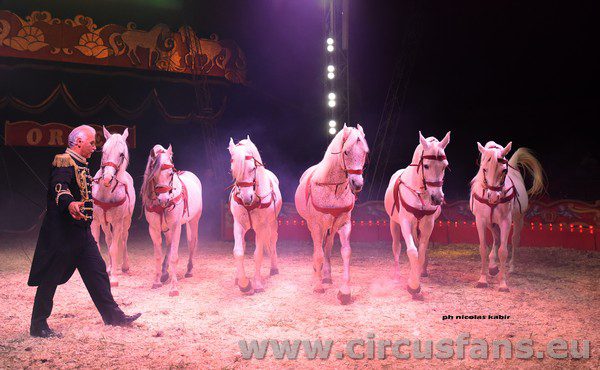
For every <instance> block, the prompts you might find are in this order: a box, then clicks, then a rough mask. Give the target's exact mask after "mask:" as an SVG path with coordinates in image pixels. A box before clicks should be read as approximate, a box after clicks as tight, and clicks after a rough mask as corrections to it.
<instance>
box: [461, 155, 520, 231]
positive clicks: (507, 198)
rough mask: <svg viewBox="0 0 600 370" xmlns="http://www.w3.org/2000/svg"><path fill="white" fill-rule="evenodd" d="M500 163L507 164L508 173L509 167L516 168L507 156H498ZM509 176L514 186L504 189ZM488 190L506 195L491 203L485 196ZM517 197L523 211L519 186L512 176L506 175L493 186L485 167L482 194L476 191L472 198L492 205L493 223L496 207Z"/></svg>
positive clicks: (489, 205)
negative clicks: (517, 186)
mask: <svg viewBox="0 0 600 370" xmlns="http://www.w3.org/2000/svg"><path fill="white" fill-rule="evenodd" d="M498 163H502V164H505V165H506V173H508V168H509V167H510V168H512V169H515V168H514V167H513V166H511V165H510V163H508V160H506V158H498ZM507 177H508V179H509V180H510V182H511V184H512V186H510V187H509V188H508V189H506V190H504V185H505V182H506V178H507ZM486 190H492V191H501V192H503V193H504V194H505V195H504V196H503V197H502V198H500V199H499V200H498V201H497V202H496V203H490V201H489V200H487V199H485V198H484V197H483V196H484V193H485V191H486ZM511 190H512V191H511ZM508 192H510V194H509V195H506V193H508ZM515 197H516V199H517V203H518V204H519V212H520V213H523V210H522V208H521V201H520V200H519V193H518V192H517V188H516V187H515V182H514V181H513V180H512V179H511V178H510V176H506V175H504V177H503V178H502V182H501V183H500V185H498V186H492V185H490V184H488V182H487V178H486V176H485V169H484V174H483V184H482V189H481V196H479V195H477V194H476V193H473V198H472V199H475V200H476V201H478V202H479V203H482V204H485V205H486V206H488V207H490V223H492V220H493V216H494V210H495V209H496V207H497V206H498V205H500V204H504V203H508V202H510V201H511V200H513V199H515ZM471 209H473V200H471Z"/></svg>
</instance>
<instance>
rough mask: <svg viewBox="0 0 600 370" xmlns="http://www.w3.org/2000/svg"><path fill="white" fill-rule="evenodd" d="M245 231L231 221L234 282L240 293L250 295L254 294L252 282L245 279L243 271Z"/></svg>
mask: <svg viewBox="0 0 600 370" xmlns="http://www.w3.org/2000/svg"><path fill="white" fill-rule="evenodd" d="M246 231H247V230H244V227H243V226H242V225H241V224H240V223H239V222H237V221H235V220H234V221H233V237H234V240H235V242H234V245H233V257H234V258H235V267H236V268H235V272H236V277H235V281H236V284H237V285H238V287H239V288H240V291H241V292H242V293H244V294H247V295H251V294H254V289H253V288H252V282H251V281H250V279H248V278H247V277H246V270H245V269H244V251H245V250H246V242H245V240H244V237H245V235H246Z"/></svg>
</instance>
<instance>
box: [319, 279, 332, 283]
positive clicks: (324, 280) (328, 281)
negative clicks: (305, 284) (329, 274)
mask: <svg viewBox="0 0 600 370" xmlns="http://www.w3.org/2000/svg"><path fill="white" fill-rule="evenodd" d="M322 282H323V284H333V280H331V278H323V281H322Z"/></svg>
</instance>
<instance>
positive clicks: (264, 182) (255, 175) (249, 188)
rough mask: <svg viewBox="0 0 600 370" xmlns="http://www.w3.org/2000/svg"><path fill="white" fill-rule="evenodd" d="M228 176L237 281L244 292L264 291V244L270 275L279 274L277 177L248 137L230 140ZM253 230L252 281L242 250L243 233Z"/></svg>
mask: <svg viewBox="0 0 600 370" xmlns="http://www.w3.org/2000/svg"><path fill="white" fill-rule="evenodd" d="M228 149H229V154H231V175H232V176H233V178H234V180H235V183H234V186H233V189H232V190H231V193H230V194H229V209H230V211H231V214H232V215H233V235H234V238H235V244H234V247H233V256H234V257H235V263H236V279H235V281H236V284H237V285H238V287H239V288H240V291H241V292H242V293H244V294H246V295H250V294H254V293H258V292H263V291H264V286H263V282H262V278H261V275H260V267H261V265H262V260H263V250H264V248H265V247H267V250H268V252H269V256H270V258H271V270H270V275H271V276H273V275H276V274H278V273H279V269H278V268H277V237H278V234H277V216H278V215H279V212H280V211H281V206H282V204H283V202H282V199H281V192H280V190H279V180H278V179H277V177H276V176H275V175H274V174H273V172H271V171H269V170H267V169H266V168H265V166H264V165H263V162H262V159H261V157H260V154H259V153H258V149H257V148H256V146H255V145H254V143H252V141H250V136H248V137H247V139H245V140H241V141H240V142H238V143H237V144H234V142H233V139H231V138H230V139H229V148H228ZM250 229H253V230H254V232H255V234H256V239H255V240H256V243H255V244H256V246H255V249H254V283H252V282H251V281H250V279H248V278H246V272H245V270H244V252H245V250H246V242H245V240H244V236H245V235H246V232H247V231H248V230H250Z"/></svg>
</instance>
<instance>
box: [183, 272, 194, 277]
mask: <svg viewBox="0 0 600 370" xmlns="http://www.w3.org/2000/svg"><path fill="white" fill-rule="evenodd" d="M192 276H194V274H193V273H191V272H186V273H185V277H186V278H191V277H192Z"/></svg>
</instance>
